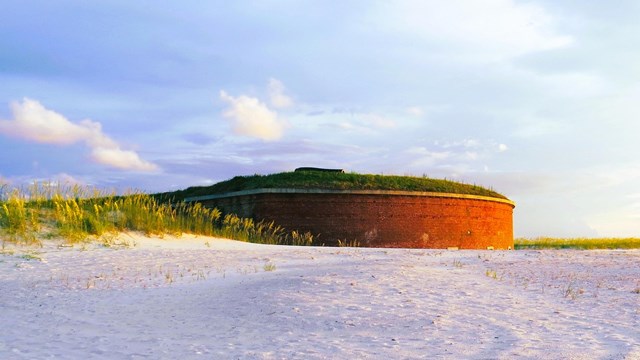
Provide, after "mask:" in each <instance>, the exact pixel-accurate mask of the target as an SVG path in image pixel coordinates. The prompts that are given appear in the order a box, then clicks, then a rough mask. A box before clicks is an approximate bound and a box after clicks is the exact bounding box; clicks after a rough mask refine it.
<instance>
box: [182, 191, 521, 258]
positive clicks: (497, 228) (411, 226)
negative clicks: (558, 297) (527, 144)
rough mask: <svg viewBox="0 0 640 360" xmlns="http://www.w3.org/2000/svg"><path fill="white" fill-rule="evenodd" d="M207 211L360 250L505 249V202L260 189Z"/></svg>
mask: <svg viewBox="0 0 640 360" xmlns="http://www.w3.org/2000/svg"><path fill="white" fill-rule="evenodd" d="M186 200H187V201H199V202H202V203H203V205H205V206H207V207H217V208H218V209H220V210H221V211H222V212H223V213H236V214H238V215H239V216H241V217H252V218H253V219H255V220H257V221H259V220H267V221H274V222H275V223H276V224H278V225H281V226H283V227H284V228H286V229H288V230H298V231H303V232H306V231H309V232H311V233H313V234H320V236H319V238H318V239H319V241H320V243H323V244H325V245H327V246H333V245H337V242H338V240H343V241H344V240H346V241H354V240H355V241H358V242H359V243H360V245H361V246H368V247H403V248H450V247H457V248H460V249H486V248H488V247H493V248H494V249H512V248H513V208H514V204H513V202H511V201H509V200H502V199H497V198H490V197H482V196H471V195H457V194H442V193H419V192H405V191H353V190H350V191H349V190H348V191H340V190H336V191H333V190H293V189H261V190H249V191H241V192H237V193H228V194H222V195H212V196H201V197H196V198H191V199H186Z"/></svg>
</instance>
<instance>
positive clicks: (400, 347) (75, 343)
mask: <svg viewBox="0 0 640 360" xmlns="http://www.w3.org/2000/svg"><path fill="white" fill-rule="evenodd" d="M121 239H122V240H126V241H127V242H129V243H130V244H135V246H133V247H131V248H126V249H122V248H118V247H116V248H102V247H99V246H96V245H90V246H85V247H84V248H82V247H79V246H76V247H74V248H68V247H64V248H59V247H57V246H56V245H55V243H53V242H47V243H46V245H45V247H44V248H42V249H25V248H17V249H9V248H7V249H5V250H4V252H3V254H2V255H0V309H1V311H0V326H1V327H2V330H1V331H0V358H2V359H43V358H60V359H91V358H95V359H102V358H113V359H144V358H149V359H176V358H181V359H191V358H203V359H214V358H215V359H238V358H239V359H389V358H394V359H460V358H467V359H494V358H495V359H640V294H639V292H640V251H637V250H633V251H574V250H562V251H509V252H497V251H496V252H492V251H441V250H416V249H412V250H405V249H363V248H310V247H283V246H268V245H255V244H247V243H241V242H236V241H230V240H222V239H213V238H205V237H194V236H186V235H185V236H183V237H182V238H179V239H176V238H165V239H149V238H144V237H142V236H139V235H135V234H134V235H131V234H128V235H124V234H123V235H121Z"/></svg>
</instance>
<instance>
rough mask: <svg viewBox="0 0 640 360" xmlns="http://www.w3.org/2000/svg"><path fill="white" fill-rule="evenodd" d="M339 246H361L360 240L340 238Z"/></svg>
mask: <svg viewBox="0 0 640 360" xmlns="http://www.w3.org/2000/svg"><path fill="white" fill-rule="evenodd" d="M338 247H360V242H359V241H358V240H350V241H348V240H344V241H343V240H340V239H338Z"/></svg>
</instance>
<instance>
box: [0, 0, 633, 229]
mask: <svg viewBox="0 0 640 360" xmlns="http://www.w3.org/2000/svg"><path fill="white" fill-rule="evenodd" d="M0 8H2V14H1V15H0V17H1V19H0V147H1V148H2V149H3V151H2V152H0V183H2V184H8V185H10V186H21V185H23V184H29V183H32V182H33V181H52V182H60V183H68V184H76V183H77V184H81V185H86V186H92V187H93V186H96V187H99V188H103V189H116V190H117V191H122V190H124V189H135V190H142V191H146V192H160V191H171V190H178V189H183V188H186V187H189V186H202V185H208V184H212V183H215V182H218V181H222V180H226V179H229V178H231V177H233V176H236V175H252V174H270V173H276V172H282V171H291V170H293V169H295V168H296V167H300V166H318V167H331V168H342V169H345V170H346V171H353V172H358V173H370V174H394V175H411V176H429V177H434V178H446V179H451V180H456V181H462V182H466V183H471V184H478V185H482V186H485V187H489V188H492V189H494V190H496V191H498V192H500V193H502V194H504V195H506V196H507V197H509V198H510V199H511V200H513V201H515V202H516V208H515V209H514V234H515V236H517V237H537V236H555V237H597V236H607V237H613V236H615V237H624V236H640V159H639V157H638V154H640V141H638V139H639V137H638V134H640V121H639V120H640V119H639V115H640V48H639V47H638V46H637V44H638V43H639V41H640V22H638V21H637V14H638V12H640V2H637V1H635V0H621V1H617V2H616V3H615V6H613V5H612V4H611V3H610V2H605V1H577V0H574V1H572V0H567V1H561V2H560V1H551V0H549V1H515V0H450V1H435V0H415V1H412V0H397V1H393V2H390V1H382V0H353V1H324V0H317V1H313V0H309V1H306V0H299V1H298V0H296V1H294V0H280V1H276V0H262V1H244V0H239V1H222V0H220V1H206V2H203V1H196V0H183V1H179V2H177V1H146V0H141V1H125V0H111V1H101V2H87V1H81V0H58V1H50V0H21V1H10V0H0Z"/></svg>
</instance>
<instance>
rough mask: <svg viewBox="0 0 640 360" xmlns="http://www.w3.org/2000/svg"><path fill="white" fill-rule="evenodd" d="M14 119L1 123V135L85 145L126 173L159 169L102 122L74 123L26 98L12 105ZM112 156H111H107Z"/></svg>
mask: <svg viewBox="0 0 640 360" xmlns="http://www.w3.org/2000/svg"><path fill="white" fill-rule="evenodd" d="M11 110H12V112H13V120H0V133H2V134H5V135H7V136H11V137H15V138H20V139H25V140H29V141H34V142H37V143H42V144H54V145H71V144H75V143H79V142H84V143H85V144H87V145H88V146H89V147H90V148H92V158H93V159H94V160H95V161H96V162H97V163H99V164H103V165H108V166H111V167H115V168H118V169H123V170H138V171H153V170H156V169H157V166H156V165H155V164H153V163H151V162H148V161H144V160H142V159H141V158H140V157H139V156H138V154H136V153H135V152H133V151H126V150H121V149H120V145H118V143H117V142H116V141H114V140H113V139H111V138H110V137H109V136H107V135H105V134H104V133H103V132H102V126H101V125H100V123H98V122H94V121H91V120H89V119H85V120H82V121H80V122H78V123H73V122H71V121H69V120H67V119H66V118H65V117H64V116H62V115H61V114H58V113H56V112H55V111H52V110H48V109H46V108H45V107H44V106H42V105H41V104H40V103H39V102H38V101H36V100H32V99H28V98H25V99H23V101H22V102H21V103H20V102H14V103H12V104H11ZM106 153H108V154H109V155H108V156H105V155H104V154H106Z"/></svg>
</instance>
